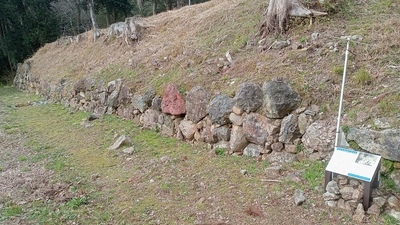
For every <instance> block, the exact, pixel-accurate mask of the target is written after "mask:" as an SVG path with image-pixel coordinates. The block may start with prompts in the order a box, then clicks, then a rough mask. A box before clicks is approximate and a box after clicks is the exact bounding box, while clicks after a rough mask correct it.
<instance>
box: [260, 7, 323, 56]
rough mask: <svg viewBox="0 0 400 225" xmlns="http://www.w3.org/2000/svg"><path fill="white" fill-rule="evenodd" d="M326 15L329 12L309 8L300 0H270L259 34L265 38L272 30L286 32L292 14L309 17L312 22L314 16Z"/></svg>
mask: <svg viewBox="0 0 400 225" xmlns="http://www.w3.org/2000/svg"><path fill="white" fill-rule="evenodd" d="M324 15H328V13H325V12H319V11H316V10H312V9H308V8H307V7H306V6H304V5H303V4H302V3H300V2H299V1H298V0H270V2H269V5H268V8H267V10H266V11H265V13H264V16H265V19H264V22H263V23H262V24H261V27H260V32H259V34H260V35H261V39H264V38H266V37H267V35H268V34H270V33H272V32H276V33H280V34H282V33H285V32H286V31H287V30H288V29H289V22H288V21H289V17H290V16H296V17H307V18H310V23H312V18H313V17H316V16H324ZM264 49H265V48H264Z"/></svg>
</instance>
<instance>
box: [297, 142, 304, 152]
mask: <svg viewBox="0 0 400 225" xmlns="http://www.w3.org/2000/svg"><path fill="white" fill-rule="evenodd" d="M303 150H304V145H303V143H301V144H298V145H297V146H296V152H297V153H299V152H302V151H303Z"/></svg>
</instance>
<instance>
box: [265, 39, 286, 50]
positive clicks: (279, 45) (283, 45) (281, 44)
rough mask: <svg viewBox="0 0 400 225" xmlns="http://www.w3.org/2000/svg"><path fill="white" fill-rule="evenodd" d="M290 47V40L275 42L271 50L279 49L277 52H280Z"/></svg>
mask: <svg viewBox="0 0 400 225" xmlns="http://www.w3.org/2000/svg"><path fill="white" fill-rule="evenodd" d="M289 45H290V41H289V40H287V41H278V40H277V41H275V42H274V43H272V45H271V46H270V48H271V49H277V50H280V49H283V48H286V47H287V46H289Z"/></svg>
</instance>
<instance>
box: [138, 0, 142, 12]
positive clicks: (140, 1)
mask: <svg viewBox="0 0 400 225" xmlns="http://www.w3.org/2000/svg"><path fill="white" fill-rule="evenodd" d="M136 4H137V6H138V8H139V12H140V13H142V10H143V0H136Z"/></svg>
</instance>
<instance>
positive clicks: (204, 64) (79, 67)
mask: <svg viewBox="0 0 400 225" xmlns="http://www.w3.org/2000/svg"><path fill="white" fill-rule="evenodd" d="M330 2H334V3H332V5H331V6H330V7H328V8H326V7H325V8H322V9H325V10H327V9H329V13H330V14H329V16H327V17H318V18H316V19H315V21H314V23H313V25H311V26H310V25H309V20H308V19H298V18H294V19H292V20H291V21H290V27H291V29H290V30H289V31H288V32H287V33H286V34H285V35H273V34H272V35H270V37H269V38H268V40H266V41H267V42H268V43H271V44H272V43H273V42H274V41H275V40H289V41H290V43H291V44H290V45H289V46H288V47H286V48H284V49H281V50H275V49H270V50H268V51H266V52H260V51H259V48H258V41H259V40H258V37H257V36H256V34H257V32H258V29H259V27H260V24H261V22H262V20H263V13H264V11H265V9H266V7H267V3H268V2H267V1H263V0H256V1H251V2H250V1H244V0H232V1H227V0H226V1H210V2H207V3H204V4H199V5H193V6H187V7H183V8H181V9H178V10H173V11H169V12H165V13H160V14H158V15H156V16H153V17H149V18H143V19H142V21H141V23H143V24H145V25H146V26H147V27H148V28H147V29H146V31H145V33H144V35H143V37H142V38H141V39H140V41H139V42H138V43H137V44H133V45H130V46H128V45H126V44H125V43H124V41H123V40H120V39H111V41H107V42H106V41H105V38H106V37H105V36H106V35H104V36H102V37H101V38H100V39H99V40H98V41H97V42H96V43H93V41H92V39H91V38H90V37H89V38H88V39H87V40H86V41H81V42H79V43H75V42H73V43H70V44H66V43H62V42H60V43H59V42H55V43H51V44H47V45H46V46H45V47H43V48H41V49H40V50H39V51H38V52H37V53H36V54H35V55H34V56H33V57H32V58H31V60H32V61H33V64H32V74H33V75H34V76H40V78H42V79H45V80H48V81H52V82H58V81H59V80H60V79H62V78H65V79H67V81H68V84H69V85H72V83H73V82H74V81H76V80H78V79H79V78H81V77H92V78H96V79H97V80H100V79H104V80H105V81H110V80H112V79H116V78H123V79H124V80H125V81H127V82H129V83H130V87H131V88H132V89H133V92H144V90H146V89H147V88H148V87H149V86H152V87H153V88H154V89H156V90H158V92H159V93H162V91H163V90H164V87H165V86H166V85H167V84H168V83H170V82H174V83H177V84H178V85H179V86H180V89H181V90H182V91H185V90H186V91H188V90H190V89H191V88H192V87H193V86H195V85H201V86H203V87H205V88H206V89H208V90H210V91H214V92H223V93H226V94H228V95H233V94H234V93H235V91H236V87H237V85H238V84H240V83H242V82H244V81H253V82H258V83H263V82H265V81H268V80H271V79H274V78H276V77H283V78H284V79H285V80H286V81H287V82H289V83H290V84H291V85H292V86H293V87H294V88H295V89H296V90H297V91H298V92H299V93H300V95H301V96H302V97H303V99H304V101H303V104H304V105H306V104H311V103H313V104H317V105H319V106H320V108H321V112H323V113H324V114H325V115H332V114H336V111H337V110H336V109H337V105H338V98H339V93H340V85H341V77H342V73H343V64H344V52H345V46H346V40H345V39H343V37H344V36H354V37H356V38H355V39H352V41H351V48H350V52H351V53H350V55H349V64H348V73H347V81H346V91H345V97H344V99H345V104H344V111H345V113H347V117H345V119H346V118H347V119H348V120H347V121H346V123H349V125H351V124H353V123H368V121H364V120H363V119H362V118H361V117H365V116H361V115H359V114H360V112H365V113H367V114H368V115H371V117H393V116H397V115H396V114H397V108H398V107H399V100H400V94H399V92H398V89H397V83H398V81H399V76H398V74H399V68H400V67H399V64H400V61H399V58H398V55H399V53H400V45H399V43H400V31H399V29H397V27H399V25H400V17H399V11H400V4H399V3H398V2H396V1H393V0H387V1H380V0H373V1H363V0H351V1H330ZM314 7H318V6H317V5H315V6H314ZM103 33H107V30H103ZM86 36H90V32H88V33H87V34H86ZM227 52H229V54H230V55H231V57H232V59H233V62H232V63H229V62H228V60H227V58H226V53H227ZM224 65H225V66H224ZM358 117H359V118H361V119H358V122H357V118H358ZM392 122H393V123H395V122H398V121H392Z"/></svg>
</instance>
